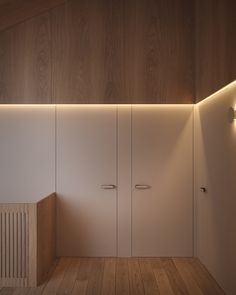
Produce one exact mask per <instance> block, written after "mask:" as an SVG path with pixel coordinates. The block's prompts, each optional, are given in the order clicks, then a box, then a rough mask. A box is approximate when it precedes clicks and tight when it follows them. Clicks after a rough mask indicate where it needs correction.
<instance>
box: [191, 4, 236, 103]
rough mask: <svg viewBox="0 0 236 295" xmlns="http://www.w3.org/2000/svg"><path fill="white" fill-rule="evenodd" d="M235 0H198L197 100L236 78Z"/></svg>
mask: <svg viewBox="0 0 236 295" xmlns="http://www.w3.org/2000/svg"><path fill="white" fill-rule="evenodd" d="M235 10H236V3H235V1H230V0H227V1H224V0H209V1H205V0H198V1H196V102H198V101H201V100H202V99H204V98H205V97H207V96H209V95H210V94H212V93H214V92H215V91H217V90H219V89H220V88H222V87H223V86H225V85H227V84H229V83H230V82H232V81H233V80H235V78H236V57H235V50H236V41H235V29H236V19H235Z"/></svg>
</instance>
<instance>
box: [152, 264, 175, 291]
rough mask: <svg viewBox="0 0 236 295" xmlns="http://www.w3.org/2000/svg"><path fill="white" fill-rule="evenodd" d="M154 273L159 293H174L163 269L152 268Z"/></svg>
mask: <svg viewBox="0 0 236 295" xmlns="http://www.w3.org/2000/svg"><path fill="white" fill-rule="evenodd" d="M154 275H155V278H156V281H157V285H158V289H159V293H160V295H175V294H174V292H173V290H172V288H171V285H170V281H169V279H168V276H167V274H166V272H165V270H164V269H161V268H160V269H154Z"/></svg>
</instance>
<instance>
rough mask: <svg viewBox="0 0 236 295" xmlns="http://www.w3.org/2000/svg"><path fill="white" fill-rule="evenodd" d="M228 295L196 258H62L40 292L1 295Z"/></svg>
mask: <svg viewBox="0 0 236 295" xmlns="http://www.w3.org/2000/svg"><path fill="white" fill-rule="evenodd" d="M3 294H4V295H11V294H14V295H16V294H17V295H23V294H24V295H25V294H27V295H33V294H35V295H40V294H45V295H48V294H50V295H52V294H72V295H75V294H81V295H83V294H101V295H104V294H106V295H112V294H119V295H121V294H122V295H126V294H127V295H128V294H132V295H141V294H150V295H152V294H161V295H162V294H163V295H173V294H176V295H182V294H193V295H203V294H206V295H218V294H224V292H223V291H222V290H221V289H220V287H219V286H218V285H217V283H216V282H215V281H214V279H213V278H212V277H211V275H210V274H209V273H208V272H207V271H206V269H205V268H204V266H203V265H202V264H201V263H200V262H199V261H198V260H197V259H195V258H128V259H127V258H61V259H60V260H59V261H58V262H57V264H56V266H55V268H54V271H53V272H52V274H51V275H50V276H49V279H48V281H47V282H45V283H44V284H43V285H41V286H40V287H38V288H3V289H1V290H0V295H3Z"/></svg>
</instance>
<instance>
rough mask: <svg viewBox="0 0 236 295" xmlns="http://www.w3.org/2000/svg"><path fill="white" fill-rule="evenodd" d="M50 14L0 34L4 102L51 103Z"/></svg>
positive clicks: (0, 93) (0, 89)
mask: <svg viewBox="0 0 236 295" xmlns="http://www.w3.org/2000/svg"><path fill="white" fill-rule="evenodd" d="M50 38H51V37H50V14H49V13H45V14H42V15H40V16H38V17H35V18H33V19H31V20H29V21H27V22H24V23H21V24H19V25H17V26H14V27H13V28H11V29H9V30H6V31H4V32H0V103H50V102H51V45H50Z"/></svg>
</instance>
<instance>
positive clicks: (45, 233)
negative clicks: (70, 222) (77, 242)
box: [37, 194, 56, 283]
mask: <svg viewBox="0 0 236 295" xmlns="http://www.w3.org/2000/svg"><path fill="white" fill-rule="evenodd" d="M55 240H56V195H55V194H52V195H50V196H48V197H46V198H45V199H43V200H41V201H40V202H38V203H37V283H42V281H43V280H44V279H45V276H46V275H47V274H48V272H49V271H50V269H51V267H52V265H53V262H54V260H55V256H56V243H55Z"/></svg>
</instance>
